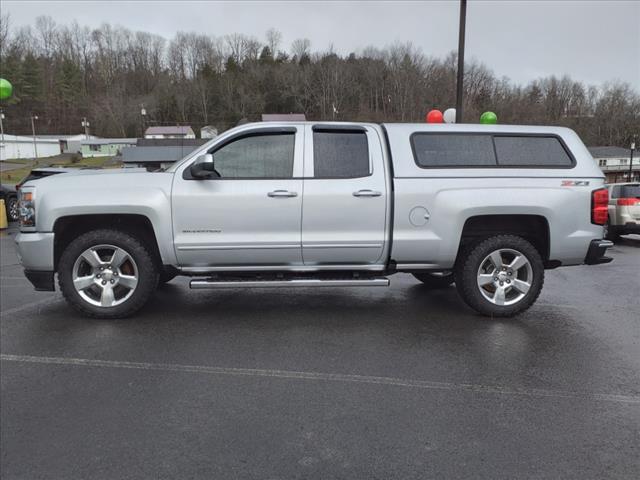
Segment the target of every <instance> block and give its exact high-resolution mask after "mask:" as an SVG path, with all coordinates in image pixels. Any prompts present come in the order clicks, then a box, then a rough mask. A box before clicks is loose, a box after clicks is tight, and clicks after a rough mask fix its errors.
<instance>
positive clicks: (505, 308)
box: [455, 235, 544, 317]
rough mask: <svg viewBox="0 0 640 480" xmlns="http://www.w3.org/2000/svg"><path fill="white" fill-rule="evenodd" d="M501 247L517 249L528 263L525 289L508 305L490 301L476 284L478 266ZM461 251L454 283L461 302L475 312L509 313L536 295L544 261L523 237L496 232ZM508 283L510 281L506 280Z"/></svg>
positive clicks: (524, 305)
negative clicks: (492, 235)
mask: <svg viewBox="0 0 640 480" xmlns="http://www.w3.org/2000/svg"><path fill="white" fill-rule="evenodd" d="M501 249H509V250H515V251H517V252H519V253H521V254H522V255H524V256H525V257H526V259H527V260H528V261H529V264H530V265H531V283H530V287H529V290H528V291H527V293H526V294H524V296H523V297H522V298H521V299H520V300H519V301H517V302H516V303H514V304H511V305H496V304H495V303H492V302H491V301H490V300H488V299H487V298H485V296H484V295H483V292H482V291H481V287H480V286H479V285H478V278H479V277H478V273H479V271H480V268H481V266H482V265H483V264H485V262H486V259H487V257H488V256H489V255H490V254H491V253H492V252H495V251H497V250H501ZM461 255H462V258H460V259H459V261H458V263H457V265H456V270H455V278H456V287H457V289H458V293H459V294H460V296H461V297H462V299H463V300H464V301H465V303H466V304H467V305H469V306H470V307H471V308H473V309H474V310H475V311H477V312H478V313H480V314H482V315H486V316H489V317H512V316H514V315H517V314H519V313H522V312H523V311H525V310H526V309H527V308H529V307H530V306H531V305H533V303H534V302H535V301H536V300H537V298H538V296H539V295H540V292H541V290H542V285H543V284H544V264H543V261H542V257H541V256H540V253H539V252H538V250H537V249H536V248H535V247H534V246H533V245H532V244H531V243H529V242H528V241H527V240H525V239H524V238H522V237H518V236H516V235H496V236H494V237H489V238H487V239H485V240H483V241H481V242H479V243H477V244H476V245H475V246H472V247H471V248H470V249H468V250H467V251H466V252H465V253H462V254H461ZM492 275H493V274H492ZM496 278H497V277H496ZM509 278H515V277H509ZM505 281H506V280H505ZM509 283H511V282H510V281H509ZM514 284H515V282H514ZM500 285H502V283H500ZM505 288H507V287H505ZM513 291H514V294H518V291H517V290H513Z"/></svg>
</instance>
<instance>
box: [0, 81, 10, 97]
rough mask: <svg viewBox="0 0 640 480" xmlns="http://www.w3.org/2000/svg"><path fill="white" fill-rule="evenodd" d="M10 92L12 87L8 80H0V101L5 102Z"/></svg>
mask: <svg viewBox="0 0 640 480" xmlns="http://www.w3.org/2000/svg"><path fill="white" fill-rule="evenodd" d="M12 91H13V86H12V85H11V83H10V82H9V80H5V79H4V78H0V100H6V99H7V98H9V97H10V96H11V92H12Z"/></svg>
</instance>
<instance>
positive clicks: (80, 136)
mask: <svg viewBox="0 0 640 480" xmlns="http://www.w3.org/2000/svg"><path fill="white" fill-rule="evenodd" d="M39 138H47V139H57V140H58V142H60V150H61V151H62V153H80V152H81V150H82V141H83V140H95V139H96V138H98V137H96V136H95V135H89V136H87V135H86V134H84V133H77V134H75V135H39Z"/></svg>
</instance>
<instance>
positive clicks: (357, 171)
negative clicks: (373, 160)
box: [313, 130, 371, 178]
mask: <svg viewBox="0 0 640 480" xmlns="http://www.w3.org/2000/svg"><path fill="white" fill-rule="evenodd" d="M370 174H371V168H370V162H369V143H368V140H367V133H366V132H365V131H359V130H354V131H345V130H314V132H313V176H314V178H358V177H368V176H369V175H370Z"/></svg>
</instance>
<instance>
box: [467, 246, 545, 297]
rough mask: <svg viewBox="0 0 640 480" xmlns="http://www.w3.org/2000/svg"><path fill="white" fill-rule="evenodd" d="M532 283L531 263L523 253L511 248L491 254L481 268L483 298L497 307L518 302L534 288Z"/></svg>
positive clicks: (480, 277) (479, 283)
mask: <svg viewBox="0 0 640 480" xmlns="http://www.w3.org/2000/svg"><path fill="white" fill-rule="evenodd" d="M532 281H533V268H532V267H531V263H530V262H529V260H528V259H527V257H525V256H524V255H523V254H522V253H521V252H519V251H517V250H513V249H510V248H501V249H500V250H496V251H494V252H492V253H490V254H489V255H487V256H486V257H485V259H484V260H483V261H482V262H481V263H480V268H478V288H479V289H480V292H481V293H482V296H483V297H484V298H486V299H487V300H489V301H490V302H491V303H493V304H495V305H500V306H507V305H513V304H515V303H518V302H519V301H520V300H522V299H523V298H524V296H525V295H526V294H527V292H528V291H529V289H530V288H531V282H532Z"/></svg>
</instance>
